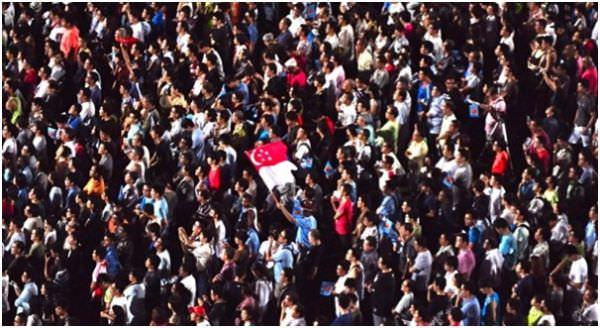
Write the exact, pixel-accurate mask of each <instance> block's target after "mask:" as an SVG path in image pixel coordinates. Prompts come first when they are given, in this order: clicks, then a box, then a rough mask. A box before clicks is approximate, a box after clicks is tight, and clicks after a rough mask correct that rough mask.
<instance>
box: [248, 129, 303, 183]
mask: <svg viewBox="0 0 600 328" xmlns="http://www.w3.org/2000/svg"><path fill="white" fill-rule="evenodd" d="M245 153H246V156H248V158H249V159H250V161H251V162H252V164H253V165H254V167H255V168H256V170H257V171H258V174H259V175H260V177H261V178H262V179H263V181H264V182H265V185H267V188H269V190H273V188H274V187H276V186H282V185H284V184H286V183H295V181H296V180H295V178H294V175H293V174H292V171H295V170H296V169H297V167H296V165H294V164H293V163H292V162H290V161H289V160H288V158H287V146H286V145H285V144H284V143H283V142H282V141H277V142H272V143H269V144H266V145H264V146H260V147H256V148H254V149H252V150H250V151H246V152H245Z"/></svg>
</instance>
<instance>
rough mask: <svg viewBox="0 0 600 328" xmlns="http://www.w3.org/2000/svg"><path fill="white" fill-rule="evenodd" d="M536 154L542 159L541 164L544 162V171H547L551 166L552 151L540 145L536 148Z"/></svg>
mask: <svg viewBox="0 0 600 328" xmlns="http://www.w3.org/2000/svg"><path fill="white" fill-rule="evenodd" d="M535 156H536V157H537V158H538V160H539V161H540V164H542V166H543V168H544V172H547V171H548V169H549V168H550V152H548V150H546V148H544V147H539V148H536V149H535Z"/></svg>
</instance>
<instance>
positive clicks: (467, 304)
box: [460, 297, 480, 326]
mask: <svg viewBox="0 0 600 328" xmlns="http://www.w3.org/2000/svg"><path fill="white" fill-rule="evenodd" d="M460 310H461V311H462V313H463V317H464V319H463V320H462V321H461V322H460V324H461V326H479V322H480V310H479V301H478V300H477V297H471V298H470V299H464V300H463V301H462V306H461V308H460Z"/></svg>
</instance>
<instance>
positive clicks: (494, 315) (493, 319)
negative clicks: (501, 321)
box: [492, 301, 498, 322]
mask: <svg viewBox="0 0 600 328" xmlns="http://www.w3.org/2000/svg"><path fill="white" fill-rule="evenodd" d="M497 307H498V304H496V301H493V302H492V321H493V322H496V319H497V318H496V308H497Z"/></svg>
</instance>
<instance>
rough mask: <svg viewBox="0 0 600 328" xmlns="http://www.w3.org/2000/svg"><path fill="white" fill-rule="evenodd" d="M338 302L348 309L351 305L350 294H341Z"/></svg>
mask: <svg viewBox="0 0 600 328" xmlns="http://www.w3.org/2000/svg"><path fill="white" fill-rule="evenodd" d="M338 304H339V305H340V307H341V308H342V309H344V310H345V309H347V308H348V307H349V306H350V297H349V296H348V294H345V293H342V294H340V295H339V297H338Z"/></svg>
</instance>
